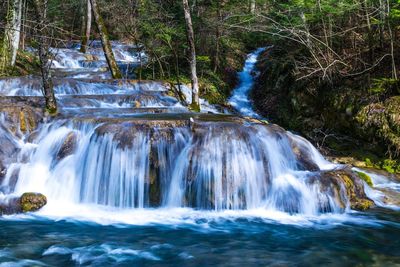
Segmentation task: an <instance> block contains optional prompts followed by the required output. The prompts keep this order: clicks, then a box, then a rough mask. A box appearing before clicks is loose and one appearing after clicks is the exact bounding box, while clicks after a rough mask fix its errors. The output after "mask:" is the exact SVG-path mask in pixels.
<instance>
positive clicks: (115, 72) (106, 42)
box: [90, 0, 122, 79]
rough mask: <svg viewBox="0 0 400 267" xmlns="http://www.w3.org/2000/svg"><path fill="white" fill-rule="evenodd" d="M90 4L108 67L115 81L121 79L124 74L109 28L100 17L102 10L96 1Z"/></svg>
mask: <svg viewBox="0 0 400 267" xmlns="http://www.w3.org/2000/svg"><path fill="white" fill-rule="evenodd" d="M90 3H91V4H92V10H93V15H94V21H95V23H96V26H97V29H98V30H99V33H100V37H101V44H102V45H103V50H104V54H105V56H106V60H107V64H108V67H109V68H110V70H111V74H112V77H113V78H114V79H121V78H122V74H121V71H120V70H119V68H118V65H117V62H116V61H115V57H114V53H113V51H112V48H111V42H110V39H109V37H108V32H107V28H106V26H105V24H104V21H103V18H102V17H101V15H100V8H99V6H98V5H97V2H96V0H90Z"/></svg>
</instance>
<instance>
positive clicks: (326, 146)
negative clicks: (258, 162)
mask: <svg viewBox="0 0 400 267" xmlns="http://www.w3.org/2000/svg"><path fill="white" fill-rule="evenodd" d="M287 51H288V50H287V49H274V50H270V51H268V52H266V53H264V54H263V55H262V56H261V58H260V60H259V64H258V70H259V72H260V75H259V77H258V78H257V82H256V85H255V88H254V90H253V92H252V98H253V100H254V103H255V106H256V109H257V111H258V112H259V113H261V114H262V115H263V116H265V117H266V118H268V119H269V120H271V121H273V122H275V123H278V124H280V125H282V126H284V127H286V128H288V129H289V130H292V131H297V132H300V133H301V134H302V135H304V136H306V137H307V138H309V139H310V140H312V141H313V142H314V143H315V144H316V145H317V146H318V147H319V148H320V149H322V150H323V151H324V152H325V153H326V154H328V155H331V156H337V157H349V156H350V157H353V158H356V159H358V160H362V161H366V163H365V164H366V165H373V166H374V167H379V168H383V169H386V170H388V171H390V172H397V171H399V170H400V168H399V167H398V163H397V162H396V160H397V159H398V152H399V149H400V142H399V140H400V131H399V129H400V127H399V126H400V123H399V122H400V120H399V118H400V110H399V108H398V105H396V104H395V103H397V101H398V96H397V95H398V94H399V92H400V90H399V89H400V83H399V82H396V81H392V80H390V79H387V78H374V77H381V76H382V74H383V73H384V70H382V69H380V70H379V73H367V74H365V75H361V76H357V77H353V78H351V79H350V78H347V79H344V78H340V79H339V78H337V79H335V80H333V81H332V82H329V83H328V82H323V81H320V80H317V79H304V80H296V77H295V75H294V74H293V73H294V68H295V66H294V63H293V58H294V57H295V56H298V55H296V52H293V51H292V52H291V53H289V52H287ZM297 53H298V52H297ZM378 75H380V76H378ZM388 75H389V74H388ZM371 81H372V82H371ZM396 107H397V108H396ZM345 163H347V162H345Z"/></svg>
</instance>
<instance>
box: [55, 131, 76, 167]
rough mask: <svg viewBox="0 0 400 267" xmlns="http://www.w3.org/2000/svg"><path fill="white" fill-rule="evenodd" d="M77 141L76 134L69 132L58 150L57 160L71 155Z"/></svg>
mask: <svg viewBox="0 0 400 267" xmlns="http://www.w3.org/2000/svg"><path fill="white" fill-rule="evenodd" d="M77 142H78V137H77V136H76V134H75V132H70V133H69V134H68V135H67V137H66V138H65V140H64V142H63V144H62V145H61V147H60V149H59V150H58V153H57V160H58V161H59V160H62V159H63V158H65V157H67V156H69V155H71V154H72V153H73V152H74V151H75V149H76V146H77Z"/></svg>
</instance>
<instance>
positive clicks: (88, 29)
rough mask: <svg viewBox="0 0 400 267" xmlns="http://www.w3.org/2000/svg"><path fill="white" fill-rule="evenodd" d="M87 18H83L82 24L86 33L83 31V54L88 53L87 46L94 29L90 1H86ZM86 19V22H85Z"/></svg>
mask: <svg viewBox="0 0 400 267" xmlns="http://www.w3.org/2000/svg"><path fill="white" fill-rule="evenodd" d="M86 2H87V3H86V6H87V7H86V17H84V18H83V21H82V24H83V25H84V31H82V43H81V52H82V53H86V52H87V44H88V42H89V40H90V32H91V28H92V5H91V4H90V0H86ZM85 19H86V20H85Z"/></svg>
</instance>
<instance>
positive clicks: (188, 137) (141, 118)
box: [0, 43, 400, 266]
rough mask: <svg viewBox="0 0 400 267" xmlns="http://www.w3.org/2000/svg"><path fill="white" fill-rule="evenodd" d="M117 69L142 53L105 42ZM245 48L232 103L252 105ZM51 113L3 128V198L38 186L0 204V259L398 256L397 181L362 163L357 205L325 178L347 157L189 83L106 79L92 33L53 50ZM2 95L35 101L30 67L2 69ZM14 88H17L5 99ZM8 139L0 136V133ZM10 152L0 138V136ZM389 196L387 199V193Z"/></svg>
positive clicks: (313, 261) (104, 262)
mask: <svg viewBox="0 0 400 267" xmlns="http://www.w3.org/2000/svg"><path fill="white" fill-rule="evenodd" d="M113 48H114V51H115V54H116V58H117V60H118V62H119V65H120V67H121V69H123V70H124V73H125V76H126V78H130V77H131V75H132V67H135V66H137V65H138V64H141V61H142V60H145V57H146V55H143V54H138V53H136V52H134V47H131V46H128V45H123V44H120V43H114V44H113ZM263 51H264V49H258V50H257V51H255V52H254V53H252V54H250V55H249V57H248V59H247V61H246V63H245V67H244V69H243V72H241V73H240V74H239V80H240V83H239V86H238V88H236V90H234V91H233V95H232V97H231V98H230V100H229V102H230V104H231V105H232V106H233V107H234V108H236V110H237V112H238V113H240V114H242V115H244V116H249V117H253V118H258V115H257V114H256V113H255V112H254V111H253V110H252V108H251V104H250V102H249V100H248V99H249V98H248V94H249V90H250V89H251V88H252V85H253V83H254V78H253V73H254V71H255V64H256V62H257V57H258V55H259V54H260V53H262V52H263ZM54 53H55V54H56V57H55V60H54V61H53V72H52V75H53V78H54V85H55V93H56V97H57V100H58V104H59V107H60V114H59V116H58V117H57V118H55V119H52V120H48V119H45V120H44V121H43V122H42V123H41V124H40V125H39V126H38V128H37V129H36V130H34V131H31V132H29V131H28V132H24V133H22V132H20V131H17V132H16V133H12V131H10V130H9V129H11V128H12V125H10V121H9V120H8V119H7V114H6V113H5V112H4V111H3V112H1V113H0V115H1V116H0V126H1V127H0V133H1V135H2V138H4V139H5V140H7V142H9V143H11V144H14V146H15V149H14V150H13V152H12V153H11V152H10V153H9V155H8V160H7V161H6V163H7V166H6V167H7V173H6V175H5V176H4V177H3V178H2V179H1V180H0V181H1V188H0V192H1V193H0V200H2V201H7V199H8V198H9V197H12V196H19V195H21V194H23V193H25V192H39V193H43V194H44V195H46V196H47V199H48V204H47V205H46V206H45V207H44V208H43V209H41V210H40V211H38V212H36V213H26V214H22V215H4V216H2V217H0V266H136V265H139V266H142V265H143V266H146V265H152V266H208V265H221V266H260V265H272V266H310V265H324V266H354V265H374V266H395V265H398V264H399V262H400V250H399V247H400V234H399V233H400V231H399V230H400V223H399V219H400V213H399V212H398V210H399V209H398V206H397V202H396V199H397V200H398V197H399V192H400V184H399V183H398V182H397V180H396V179H394V178H393V177H387V176H384V175H382V174H380V173H376V172H373V171H366V170H361V169H355V170H354V171H359V172H367V173H368V174H369V175H370V177H371V179H372V182H373V187H370V186H368V185H367V184H366V183H364V182H362V181H361V180H360V186H361V187H363V188H364V191H365V194H366V196H367V197H368V198H370V199H372V200H373V201H374V203H375V207H374V208H372V209H370V210H368V211H366V212H358V211H354V210H352V209H351V203H350V202H351V201H350V199H349V198H348V197H347V196H346V195H345V193H344V191H345V190H344V188H343V187H341V186H335V185H332V184H330V183H324V182H322V181H325V180H326V175H330V173H332V172H334V171H336V170H340V169H342V168H344V166H340V165H336V164H332V163H330V162H328V161H326V160H325V159H324V158H323V156H322V155H321V154H320V153H319V152H318V151H317V149H316V148H315V147H313V146H312V145H311V144H310V143H309V142H308V141H307V140H305V139H303V138H302V137H300V136H297V135H294V134H292V133H290V132H286V131H285V130H283V129H282V128H280V127H279V126H276V125H272V124H265V123H263V122H261V121H254V120H251V119H245V118H243V117H240V116H236V115H232V114H226V113H224V112H223V110H221V109H219V108H218V107H214V106H212V105H210V104H208V102H207V101H206V100H204V99H203V100H201V104H202V110H203V112H202V113H191V112H190V111H189V110H188V109H187V104H188V103H189V102H190V90H189V88H188V87H187V86H178V88H179V87H180V88H181V90H182V93H183V95H186V101H185V100H183V101H178V100H177V98H176V97H174V95H173V94H172V93H171V92H173V90H172V89H171V86H170V85H167V84H164V83H161V82H155V81H142V82H138V81H134V80H129V79H125V80H121V81H115V80H112V79H111V78H110V77H109V73H108V72H107V70H106V69H105V61H104V56H103V55H102V53H101V50H100V49H99V44H97V43H94V44H93V46H92V48H91V50H90V55H89V56H88V55H83V54H80V53H79V52H78V48H77V47H72V48H65V49H59V50H56V49H55V50H54ZM0 95H3V96H4V97H5V98H7V99H9V100H8V101H10V99H14V100H15V99H25V100H26V99H27V98H26V97H28V99H29V101H31V102H35V101H38V102H40V99H41V97H40V95H41V91H40V80H39V78H38V77H34V76H32V77H20V78H8V79H3V80H0ZM14 100H13V101H14ZM2 140H3V139H2ZM4 151H5V149H4ZM388 196H390V199H391V201H388Z"/></svg>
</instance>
